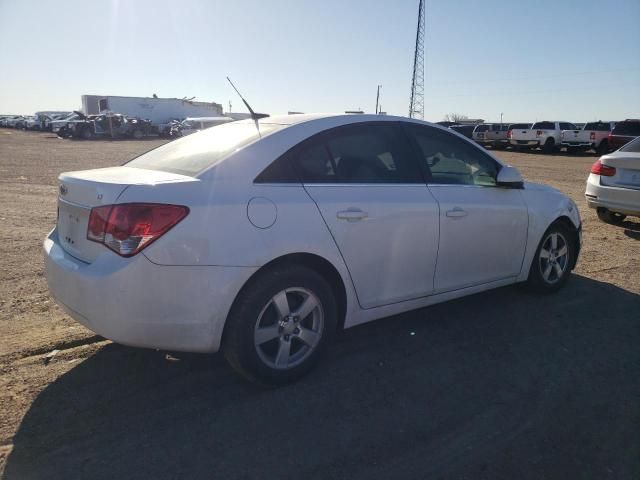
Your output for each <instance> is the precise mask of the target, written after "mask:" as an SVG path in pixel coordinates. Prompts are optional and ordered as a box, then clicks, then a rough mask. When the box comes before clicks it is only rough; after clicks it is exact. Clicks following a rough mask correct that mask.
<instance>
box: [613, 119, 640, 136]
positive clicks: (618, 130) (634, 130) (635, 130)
mask: <svg viewBox="0 0 640 480" xmlns="http://www.w3.org/2000/svg"><path fill="white" fill-rule="evenodd" d="M611 133H613V134H614V135H631V136H633V135H636V136H639V135H640V122H620V123H616V126H615V128H614V129H613V131H612V132H611Z"/></svg>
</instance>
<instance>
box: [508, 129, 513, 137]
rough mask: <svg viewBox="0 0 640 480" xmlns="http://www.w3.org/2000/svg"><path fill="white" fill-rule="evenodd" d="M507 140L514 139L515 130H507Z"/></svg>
mask: <svg viewBox="0 0 640 480" xmlns="http://www.w3.org/2000/svg"><path fill="white" fill-rule="evenodd" d="M507 138H513V130H507Z"/></svg>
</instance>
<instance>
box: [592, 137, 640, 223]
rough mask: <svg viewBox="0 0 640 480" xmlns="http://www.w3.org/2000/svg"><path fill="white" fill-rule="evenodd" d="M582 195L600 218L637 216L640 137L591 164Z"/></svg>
mask: <svg viewBox="0 0 640 480" xmlns="http://www.w3.org/2000/svg"><path fill="white" fill-rule="evenodd" d="M585 197H586V199H587V204H588V205H589V206H590V207H591V208H595V209H596V211H597V212H598V217H599V218H600V220H602V221H603V222H607V223H612V224H619V223H621V222H622V221H623V220H624V219H625V218H626V217H627V216H628V215H634V216H636V217H640V137H636V138H635V139H634V140H632V141H630V142H629V143H627V144H625V145H623V146H622V147H621V148H620V149H619V150H616V151H615V152H612V153H609V154H607V155H604V156H602V157H600V159H599V160H598V161H597V162H596V163H594V164H593V166H592V167H591V173H590V175H589V178H588V179H587V189H586V191H585Z"/></svg>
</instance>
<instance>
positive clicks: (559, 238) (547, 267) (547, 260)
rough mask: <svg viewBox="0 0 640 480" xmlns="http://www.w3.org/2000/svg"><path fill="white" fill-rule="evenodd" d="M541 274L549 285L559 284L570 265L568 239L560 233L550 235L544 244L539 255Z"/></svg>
mask: <svg viewBox="0 0 640 480" xmlns="http://www.w3.org/2000/svg"><path fill="white" fill-rule="evenodd" d="M539 265H540V273H541V274H542V279H543V280H544V281H545V282H547V283H548V284H554V283H557V282H559V281H560V280H561V279H562V277H563V276H564V274H565V272H566V271H567V267H568V265H569V250H568V245H567V239H566V238H565V237H564V236H563V235H562V234H561V233H558V232H552V233H550V234H549V235H548V236H547V237H546V238H545V239H544V241H543V242H542V247H541V248H540V255H539Z"/></svg>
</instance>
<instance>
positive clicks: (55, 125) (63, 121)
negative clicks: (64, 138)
mask: <svg viewBox="0 0 640 480" xmlns="http://www.w3.org/2000/svg"><path fill="white" fill-rule="evenodd" d="M84 118H86V115H85V114H84V113H82V112H73V113H71V114H69V115H66V116H64V117H63V118H57V119H55V120H49V122H48V128H49V130H51V131H52V132H53V133H55V134H57V133H58V132H60V131H61V130H63V129H64V128H65V127H66V126H67V123H69V122H73V121H75V120H82V119H84Z"/></svg>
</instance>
